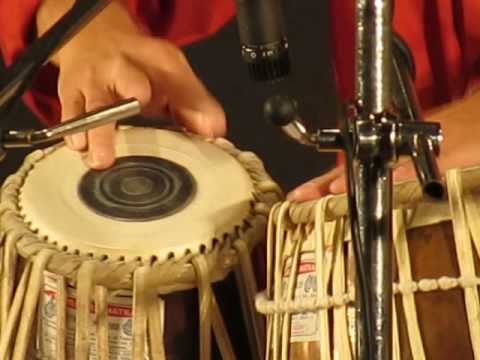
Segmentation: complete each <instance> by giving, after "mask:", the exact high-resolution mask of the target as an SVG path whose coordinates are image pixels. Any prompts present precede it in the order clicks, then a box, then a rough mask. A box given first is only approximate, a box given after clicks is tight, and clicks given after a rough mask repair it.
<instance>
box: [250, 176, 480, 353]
mask: <svg viewBox="0 0 480 360" xmlns="http://www.w3.org/2000/svg"><path fill="white" fill-rule="evenodd" d="M446 183H447V187H448V201H447V200H446V201H441V202H432V201H430V200H427V199H424V198H423V197H422V195H421V189H420V187H419V185H418V184H417V183H416V182H408V183H404V184H400V185H399V186H396V188H395V196H394V203H395V208H396V209H395V210H394V219H393V220H394V221H393V235H394V236H393V238H394V244H393V247H394V252H395V261H396V267H397V272H398V274H397V278H398V280H397V281H395V282H394V286H393V289H394V294H395V295H396V296H395V297H396V298H397V301H393V309H394V312H393V319H392V322H393V324H392V326H393V332H392V333H393V356H394V359H398V360H400V359H401V358H403V357H402V356H403V355H401V354H404V353H405V349H404V348H403V347H404V346H405V344H403V345H402V339H401V336H402V332H403V331H405V332H406V333H407V337H408V347H409V349H410V350H409V353H410V355H411V356H412V358H413V359H419V360H420V359H426V358H429V357H428V356H427V353H426V349H425V345H424V336H425V333H422V331H425V330H421V326H420V319H419V312H418V309H417V303H416V300H415V296H416V294H421V293H425V294H429V293H434V292H438V291H441V292H446V291H452V290H454V289H461V291H462V292H463V298H464V308H465V311H466V323H465V326H466V327H467V328H468V331H469V334H470V342H471V349H470V350H471V352H472V353H473V354H472V356H473V357H474V358H475V359H480V353H479V346H480V334H479V331H480V329H479V328H480V323H479V322H478V313H479V312H480V305H479V295H478V286H479V285H480V277H479V276H478V273H477V271H478V270H477V269H478V267H477V268H476V264H475V261H476V260H475V261H474V259H478V257H479V255H480V246H479V245H480V243H479V240H480V231H479V230H480V225H479V224H478V219H479V218H480V217H479V215H480V208H479V206H480V202H479V200H480V191H478V189H479V187H480V169H478V168H472V169H465V170H451V171H449V172H448V173H447V176H446ZM346 212H347V202H346V199H345V197H344V196H328V197H325V198H322V199H320V200H317V201H313V202H309V203H303V204H298V203H289V202H285V203H283V204H281V205H277V206H274V207H273V208H272V211H271V214H270V219H269V227H268V232H269V233H268V235H267V250H269V252H268V258H267V266H268V268H267V274H268V276H267V278H268V283H267V288H266V290H265V291H264V292H261V293H259V294H258V295H257V298H256V307H257V309H258V310H259V311H260V312H261V313H263V314H265V315H266V316H267V329H268V333H267V359H286V358H290V359H292V358H296V359H297V358H298V359H303V358H310V357H319V358H321V359H322V360H323V359H331V358H338V359H353V358H354V342H353V341H352V339H354V330H353V328H354V325H355V320H354V318H353V317H352V316H351V314H352V311H354V306H353V305H354V299H355V293H354V290H355V279H354V276H353V277H352V274H353V275H354V269H352V267H351V266H350V265H348V264H351V263H352V260H353V253H352V251H351V241H350V234H349V231H348V230H347V229H348V219H347V217H346V216H347V214H346ZM446 221H451V223H452V227H453V233H454V240H453V241H454V247H455V248H454V251H455V254H456V255H454V256H456V260H457V264H458V266H459V270H460V271H459V275H458V276H448V275H444V276H439V277H436V278H420V279H418V278H417V279H415V278H414V277H413V276H412V271H413V270H412V269H413V264H412V263H411V260H410V259H411V258H412V256H415V254H411V253H410V251H409V246H408V243H409V240H408V236H407V231H410V229H416V228H418V227H422V226H430V225H434V224H442V223H445V222H446ZM332 229H333V231H332V234H333V235H332V234H329V233H328V231H329V230H332ZM311 237H313V238H314V240H313V243H314V244H315V246H314V251H315V261H316V264H321V266H317V267H316V272H315V273H316V278H317V292H316V296H310V297H308V298H306V297H300V298H299V297H297V296H295V297H294V296H293V293H294V292H293V287H295V282H296V281H297V275H298V274H297V273H296V272H295V271H289V272H288V271H285V269H286V264H287V265H288V264H290V262H291V263H293V264H297V263H298V257H299V256H300V255H299V252H302V253H303V252H305V251H307V250H312V249H311V248H308V246H309V245H308V244H310V245H311V243H312V242H311V241H310V238H311ZM299 247H301V248H302V249H301V251H299V250H298V248H299ZM329 252H330V254H329ZM329 256H331V259H332V263H330V262H329V261H330V260H329ZM273 259H274V260H273ZM287 260H288V261H287ZM477 265H478V264H477ZM297 270H298V269H297ZM399 305H401V308H402V311H401V312H399V311H400V308H399ZM312 312H313V313H316V314H318V319H319V320H318V321H319V327H318V329H319V331H318V333H317V338H316V339H315V341H314V340H311V341H314V342H308V341H306V340H305V341H304V342H303V343H302V341H301V340H292V338H291V336H292V328H291V326H290V323H291V321H292V316H293V315H295V314H307V313H312ZM327 312H331V313H332V314H333V319H334V320H333V321H332V322H331V323H328V319H327V321H325V317H324V316H325V315H324V314H325V313H327ZM400 314H401V315H400ZM282 324H283V325H282ZM402 324H403V325H402ZM403 329H405V330H403ZM280 334H282V335H281V336H280ZM452 336H453V335H452ZM294 341H299V342H298V344H299V346H300V345H302V344H303V345H302V346H303V350H302V356H304V357H301V356H298V357H296V356H297V355H298V354H297V353H296V351H297V350H296V349H298V348H295V347H294V346H293V345H294V344H296V342H294ZM307 344H310V345H309V348H308V349H307ZM312 344H315V345H312ZM439 345H440V346H441V345H442V344H439ZM440 349H441V348H440ZM296 354H297V355H296ZM445 355H448V354H445ZM408 358H409V357H408Z"/></svg>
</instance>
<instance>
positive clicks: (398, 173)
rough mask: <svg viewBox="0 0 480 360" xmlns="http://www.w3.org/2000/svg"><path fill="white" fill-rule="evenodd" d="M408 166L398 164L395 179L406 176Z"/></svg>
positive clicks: (394, 172) (394, 173)
mask: <svg viewBox="0 0 480 360" xmlns="http://www.w3.org/2000/svg"><path fill="white" fill-rule="evenodd" d="M406 172H407V168H406V167H405V166H403V165H400V166H397V167H396V168H395V170H394V171H393V181H399V180H402V179H403V178H404V177H405V174H406Z"/></svg>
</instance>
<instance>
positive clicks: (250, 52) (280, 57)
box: [242, 39, 290, 81]
mask: <svg viewBox="0 0 480 360" xmlns="http://www.w3.org/2000/svg"><path fill="white" fill-rule="evenodd" d="M242 56H243V59H244V61H245V62H246V63H247V66H248V71H249V73H250V76H251V78H252V79H253V80H255V81H274V80H279V79H282V78H285V77H287V76H288V75H289V74H290V58H289V56H288V43H287V40H286V39H285V40H283V41H280V42H277V43H271V44H268V45H261V46H252V45H242Z"/></svg>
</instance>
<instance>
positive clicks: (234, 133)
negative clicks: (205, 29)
mask: <svg viewBox="0 0 480 360" xmlns="http://www.w3.org/2000/svg"><path fill="white" fill-rule="evenodd" d="M286 3H287V20H288V32H289V42H290V50H291V51H290V53H291V59H292V67H293V69H292V75H291V76H290V77H289V78H288V79H287V80H285V81H282V82H280V83H277V84H274V85H271V84H269V85H266V84H255V83H253V82H251V81H250V79H249V78H248V75H247V69H246V67H245V65H244V64H243V63H242V61H241V58H240V55H239V41H238V36H237V32H236V24H235V22H234V21H231V22H230V23H229V24H227V25H226V26H225V27H224V28H223V29H222V30H221V31H219V32H218V33H217V34H216V35H215V36H213V37H211V38H209V39H207V40H205V41H202V42H199V43H196V44H193V45H191V46H189V47H187V48H186V49H185V52H186V54H187V57H188V58H189V60H190V62H191V64H192V66H193V68H194V70H195V71H196V73H197V74H198V75H199V76H200V77H201V78H202V80H203V81H204V82H205V83H206V85H207V87H208V88H209V89H210V91H211V92H212V93H213V94H214V95H215V96H216V97H217V98H218V99H219V100H220V101H221V103H222V104H223V106H224V108H225V111H226V113H227V116H228V120H229V130H228V138H229V139H230V140H232V141H233V142H234V143H235V144H236V145H237V146H238V147H240V148H241V149H243V150H251V151H253V152H255V153H256V154H258V155H259V156H260V157H261V158H262V159H263V160H264V162H265V165H266V167H267V169H268V171H269V173H270V174H271V175H272V176H273V177H274V179H276V180H277V181H278V182H279V183H280V184H281V185H282V187H283V188H284V190H290V189H291V188H292V187H294V186H295V185H297V184H300V183H301V182H303V181H305V180H307V179H308V178H311V177H313V176H316V175H318V174H320V173H321V172H323V171H325V170H326V169H327V168H329V167H331V166H332V165H333V162H334V156H333V155H330V154H318V153H315V152H314V151H313V149H310V148H305V147H303V146H301V145H298V144H296V143H293V142H292V141H291V140H289V139H287V138H286V137H285V136H284V135H283V134H282V133H281V132H280V131H279V130H278V129H276V128H273V127H272V126H271V125H269V124H267V123H266V122H265V121H264V120H263V117H262V106H263V102H264V100H265V99H266V98H268V96H270V95H273V94H290V95H293V96H295V97H296V98H297V99H298V100H299V103H300V108H301V110H302V115H303V116H304V117H305V118H306V119H308V120H309V121H310V122H312V123H313V124H315V125H316V126H322V127H327V126H334V124H335V108H336V106H335V101H336V100H335V92H334V86H333V76H332V69H331V64H330V58H329V47H330V45H329V44H330V42H329V35H328V17H327V14H328V11H327V10H328V9H327V6H328V5H327V3H328V2H327V1H318V0H298V1H287V2H286ZM0 31H1V30H0ZM1 70H3V69H1ZM1 74H2V71H0V76H1ZM1 121H2V124H1V126H2V128H3V129H5V128H8V129H11V128H25V127H39V126H40V125H39V123H38V122H37V121H36V119H35V118H34V117H33V116H32V115H31V114H30V113H29V111H28V110H27V109H25V107H24V106H19V107H18V108H17V109H16V110H15V111H14V113H13V114H11V116H9V118H8V119H1ZM25 153H26V152H24V151H15V152H11V153H9V154H8V157H7V160H6V161H4V162H3V163H0V180H3V179H4V178H5V176H7V175H8V174H10V173H12V172H14V171H15V170H16V168H17V167H18V166H19V164H20V162H21V160H22V158H23V156H24V155H25ZM52 176H58V174H52ZM225 176H228V174H225Z"/></svg>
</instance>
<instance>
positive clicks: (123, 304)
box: [37, 271, 164, 360]
mask: <svg viewBox="0 0 480 360" xmlns="http://www.w3.org/2000/svg"><path fill="white" fill-rule="evenodd" d="M62 281H63V279H62V277H61V276H58V275H56V274H53V273H50V272H48V271H45V272H44V287H43V292H42V295H41V297H40V301H39V308H38V320H39V321H38V334H39V338H38V339H37V342H38V346H39V350H40V352H41V354H42V359H43V360H56V359H57V331H58V329H57V324H58V319H57V313H58V310H59V309H58V307H57V296H58V289H57V284H58V283H59V282H62ZM159 306H160V307H161V318H160V322H161V324H163V323H164V320H163V318H164V303H163V301H161V300H160V301H159ZM75 310H76V293H75V288H74V287H72V286H69V285H67V298H66V316H67V322H66V324H67V328H66V355H67V358H73V357H74V354H75ZM132 315H133V314H132V298H131V297H129V296H115V297H112V298H110V299H109V300H108V339H109V349H110V353H109V358H110V359H111V360H124V359H130V354H131V352H132V345H133V327H132V325H133V324H132ZM90 316H91V328H90V356H89V360H97V345H96V335H95V326H94V324H95V318H96V316H97V314H96V312H95V304H94V303H93V302H92V303H91V306H90ZM145 347H146V349H147V351H146V354H145V357H144V359H145V360H149V359H150V358H149V356H148V343H147V342H146V343H145Z"/></svg>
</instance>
